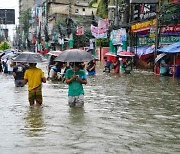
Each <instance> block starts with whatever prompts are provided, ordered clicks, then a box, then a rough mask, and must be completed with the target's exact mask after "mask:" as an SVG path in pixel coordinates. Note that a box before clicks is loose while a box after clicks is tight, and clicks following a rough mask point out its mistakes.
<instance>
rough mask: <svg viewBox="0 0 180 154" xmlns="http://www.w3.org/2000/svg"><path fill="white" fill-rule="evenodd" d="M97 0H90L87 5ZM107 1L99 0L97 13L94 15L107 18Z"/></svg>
mask: <svg viewBox="0 0 180 154" xmlns="http://www.w3.org/2000/svg"><path fill="white" fill-rule="evenodd" d="M97 2H98V0H91V1H90V3H89V5H88V7H90V8H91V7H93V4H94V3H97ZM108 2H109V0H100V1H99V4H98V7H97V13H96V15H97V16H99V17H101V18H107V17H108Z"/></svg>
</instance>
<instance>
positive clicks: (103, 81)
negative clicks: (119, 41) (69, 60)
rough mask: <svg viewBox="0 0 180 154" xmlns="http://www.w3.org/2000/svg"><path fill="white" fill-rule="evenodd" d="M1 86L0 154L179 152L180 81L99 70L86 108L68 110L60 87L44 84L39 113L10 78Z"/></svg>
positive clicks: (0, 78) (87, 88)
mask: <svg viewBox="0 0 180 154" xmlns="http://www.w3.org/2000/svg"><path fill="white" fill-rule="evenodd" d="M43 68H45V67H43ZM44 71H45V72H46V70H44ZM0 86H1V88H0V154H12V153H14V154H15V153H16V154H32V153H33V154H50V153H52V154H110V153H113V154H121V153H122V154H125V153H132V154H140V153H142V154H144V153H145V154H157V153H164V154H176V153H180V112H179V111H180V81H179V80H176V79H173V78H170V77H156V76H154V75H153V74H152V73H151V72H145V71H144V72H143V71H137V70H136V71H134V72H133V73H132V74H131V75H123V76H119V75H113V74H104V73H103V72H102V69H101V67H100V68H98V69H97V75H96V76H95V77H88V84H87V85H85V86H84V88H85V100H86V103H85V107H84V109H71V108H69V107H68V105H67V85H66V84H64V83H61V82H51V81H48V82H47V83H46V84H43V99H44V102H43V107H42V108H39V109H38V108H30V107H29V104H28V100H27V86H25V87H23V88H15V87H14V80H13V77H12V76H10V75H4V74H0Z"/></svg>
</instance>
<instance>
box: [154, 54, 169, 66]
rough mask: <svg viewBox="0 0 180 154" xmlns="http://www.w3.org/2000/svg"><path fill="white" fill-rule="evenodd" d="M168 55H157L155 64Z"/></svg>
mask: <svg viewBox="0 0 180 154" xmlns="http://www.w3.org/2000/svg"><path fill="white" fill-rule="evenodd" d="M165 55H166V54H165V53H161V54H159V55H157V57H156V58H155V60H154V63H155V64H156V63H157V62H158V61H159V60H160V59H161V58H163V57H164V56H165Z"/></svg>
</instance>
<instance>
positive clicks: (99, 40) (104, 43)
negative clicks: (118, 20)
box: [96, 38, 109, 47]
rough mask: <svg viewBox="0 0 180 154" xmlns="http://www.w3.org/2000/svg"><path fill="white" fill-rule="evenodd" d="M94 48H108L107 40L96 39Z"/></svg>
mask: <svg viewBox="0 0 180 154" xmlns="http://www.w3.org/2000/svg"><path fill="white" fill-rule="evenodd" d="M96 46H102V47H109V39H108V38H106V39H97V40H96Z"/></svg>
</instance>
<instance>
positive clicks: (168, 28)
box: [160, 25, 180, 34]
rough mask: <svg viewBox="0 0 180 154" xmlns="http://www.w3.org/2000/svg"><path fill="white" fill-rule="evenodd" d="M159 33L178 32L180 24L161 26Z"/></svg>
mask: <svg viewBox="0 0 180 154" xmlns="http://www.w3.org/2000/svg"><path fill="white" fill-rule="evenodd" d="M160 33H161V34H166V33H168V34H172V33H174V34H176V33H180V25H176V26H164V27H161V30H160Z"/></svg>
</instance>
